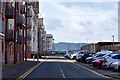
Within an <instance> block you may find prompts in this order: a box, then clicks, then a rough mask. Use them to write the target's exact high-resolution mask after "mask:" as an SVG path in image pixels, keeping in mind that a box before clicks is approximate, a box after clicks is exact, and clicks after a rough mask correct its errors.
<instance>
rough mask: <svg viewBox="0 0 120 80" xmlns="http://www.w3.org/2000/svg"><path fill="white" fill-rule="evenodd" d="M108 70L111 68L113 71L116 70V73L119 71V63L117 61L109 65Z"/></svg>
mask: <svg viewBox="0 0 120 80" xmlns="http://www.w3.org/2000/svg"><path fill="white" fill-rule="evenodd" d="M110 68H113V69H115V70H117V71H120V61H119V60H118V61H115V62H113V63H112V64H111V65H110Z"/></svg>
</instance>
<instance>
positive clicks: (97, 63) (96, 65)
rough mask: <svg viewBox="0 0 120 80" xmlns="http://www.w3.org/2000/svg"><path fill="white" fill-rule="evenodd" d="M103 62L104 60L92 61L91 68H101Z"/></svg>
mask: <svg viewBox="0 0 120 80" xmlns="http://www.w3.org/2000/svg"><path fill="white" fill-rule="evenodd" d="M103 61H104V59H97V60H94V61H93V62H92V63H93V67H98V68H101V66H102V63H103Z"/></svg>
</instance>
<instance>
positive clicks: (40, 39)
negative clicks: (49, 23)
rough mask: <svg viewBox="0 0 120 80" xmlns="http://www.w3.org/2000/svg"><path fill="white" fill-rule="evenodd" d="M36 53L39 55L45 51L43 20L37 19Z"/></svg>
mask: <svg viewBox="0 0 120 80" xmlns="http://www.w3.org/2000/svg"><path fill="white" fill-rule="evenodd" d="M38 51H39V52H40V53H44V52H45V51H46V31H45V25H44V21H43V18H39V19H38Z"/></svg>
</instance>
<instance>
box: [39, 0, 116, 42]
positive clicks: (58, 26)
mask: <svg viewBox="0 0 120 80" xmlns="http://www.w3.org/2000/svg"><path fill="white" fill-rule="evenodd" d="M117 1H118V0H100V1H99V0H70V1H67V0H66V1H57V0H56V1H55V0H53V1H50V0H48V1H46V2H45V0H44V1H42V0H41V1H40V12H41V14H42V17H44V24H45V26H46V31H47V33H48V34H53V36H54V39H55V43H58V42H72V43H84V42H88V43H94V42H99V41H112V35H114V36H115V41H118V2H117Z"/></svg>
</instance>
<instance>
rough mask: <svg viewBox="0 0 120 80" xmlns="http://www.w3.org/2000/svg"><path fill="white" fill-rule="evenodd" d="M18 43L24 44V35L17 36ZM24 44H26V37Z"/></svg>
mask: <svg viewBox="0 0 120 80" xmlns="http://www.w3.org/2000/svg"><path fill="white" fill-rule="evenodd" d="M17 43H18V44H22V35H19V36H17ZM24 44H25V37H24Z"/></svg>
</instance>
